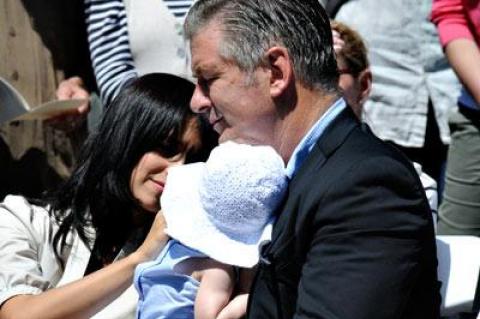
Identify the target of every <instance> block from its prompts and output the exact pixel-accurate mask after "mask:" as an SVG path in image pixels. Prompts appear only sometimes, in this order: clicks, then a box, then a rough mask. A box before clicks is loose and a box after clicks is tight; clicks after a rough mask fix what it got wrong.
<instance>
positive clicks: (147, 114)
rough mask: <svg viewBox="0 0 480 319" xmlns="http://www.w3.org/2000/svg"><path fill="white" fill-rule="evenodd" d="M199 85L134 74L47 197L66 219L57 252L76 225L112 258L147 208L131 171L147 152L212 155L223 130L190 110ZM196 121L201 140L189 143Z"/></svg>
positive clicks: (190, 158) (198, 158) (105, 257)
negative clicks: (137, 194)
mask: <svg viewBox="0 0 480 319" xmlns="http://www.w3.org/2000/svg"><path fill="white" fill-rule="evenodd" d="M193 90H194V85H193V84H192V83H191V82H189V81H187V80H185V79H182V78H179V77H176V76H173V75H169V74H160V73H153V74H148V75H145V76H142V77H140V78H138V79H136V80H134V81H133V82H132V83H130V84H129V85H128V86H127V87H125V89H123V90H122V92H121V93H120V94H119V95H118V96H117V97H116V98H115V99H114V100H113V101H112V103H111V104H110V105H109V106H108V108H107V109H106V111H105V113H104V115H103V117H102V121H101V123H100V125H99V126H98V128H97V130H96V131H95V132H94V133H92V134H91V135H90V136H89V138H88V139H87V141H86V142H85V145H84V147H83V148H82V151H81V153H80V157H79V160H78V165H77V166H76V168H75V169H74V171H73V173H72V175H71V177H70V178H69V179H68V180H67V181H66V183H65V184H64V185H63V186H62V187H60V188H59V189H58V190H57V191H56V192H53V193H51V194H50V196H48V197H47V203H48V204H49V205H50V208H49V212H50V214H52V215H53V216H54V217H55V218H56V220H57V221H58V222H59V224H60V227H59V230H58V232H57V233H56V234H55V236H54V239H53V246H54V248H55V254H56V255H57V258H59V256H60V252H61V251H62V249H64V248H65V245H66V240H67V235H68V233H69V232H70V231H72V230H75V231H76V232H77V233H78V235H79V236H80V238H81V239H82V240H83V241H84V242H85V243H86V244H87V245H88V246H89V247H90V248H91V249H93V244H94V245H95V249H94V253H95V254H97V255H98V256H97V257H98V258H101V259H102V260H107V261H112V260H113V257H114V255H113V254H116V253H117V252H118V249H119V248H121V247H122V246H123V244H124V243H125V241H126V240H127V238H128V236H129V235H130V234H131V232H132V230H133V229H134V228H135V226H134V221H133V214H134V212H135V211H138V210H141V208H140V205H139V203H138V202H137V200H136V199H135V198H134V197H133V195H132V192H131V190H130V176H131V172H132V170H133V168H134V167H135V165H136V164H137V163H138V161H139V160H140V158H141V157H142V156H143V155H144V154H145V153H146V152H149V151H152V150H157V151H159V152H160V154H162V155H163V156H165V157H171V156H173V155H176V154H179V153H182V152H187V154H186V155H187V156H186V161H187V162H195V161H205V160H206V159H207V157H208V154H209V153H210V150H211V149H212V148H213V147H215V145H216V144H217V136H216V134H215V133H214V132H213V131H212V130H211V128H210V127H209V125H208V124H207V123H205V120H203V119H202V118H200V117H199V116H197V115H195V114H194V113H192V111H191V110H190V108H189V102H190V98H191V96H192V94H193ZM192 125H193V126H192ZM189 127H193V128H194V129H196V130H197V131H198V134H199V135H200V136H199V139H198V140H199V143H198V144H199V145H194V147H192V148H190V149H186V147H187V145H185V141H183V135H184V133H185V132H186V130H187V128H189ZM90 227H93V229H94V230H95V233H96V234H95V239H94V238H93V234H90V233H89V232H88V230H89V229H90Z"/></svg>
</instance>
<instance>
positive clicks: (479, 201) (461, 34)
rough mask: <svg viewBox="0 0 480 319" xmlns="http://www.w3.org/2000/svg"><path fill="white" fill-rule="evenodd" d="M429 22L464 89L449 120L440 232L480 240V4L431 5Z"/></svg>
mask: <svg viewBox="0 0 480 319" xmlns="http://www.w3.org/2000/svg"><path fill="white" fill-rule="evenodd" d="M431 19H432V21H433V22H434V23H435V24H436V25H437V28H438V31H439V35H440V41H441V43H442V45H443V47H444V50H445V54H446V56H447V58H448V60H449V62H450V64H451V65H452V68H453V69H454V70H455V72H456V73H457V75H458V77H459V79H460V81H461V82H462V83H463V89H462V93H461V95H460V98H459V100H458V112H456V113H454V114H452V117H451V119H450V126H451V134H452V140H451V144H450V149H449V154H448V164H447V173H446V182H445V193H444V200H443V202H442V204H441V205H440V210H439V217H440V221H439V227H438V231H439V233H440V234H452V235H453V234H459V235H460V234H471V235H476V236H480V62H479V61H480V49H479V46H480V0H434V1H433V6H432V16H431Z"/></svg>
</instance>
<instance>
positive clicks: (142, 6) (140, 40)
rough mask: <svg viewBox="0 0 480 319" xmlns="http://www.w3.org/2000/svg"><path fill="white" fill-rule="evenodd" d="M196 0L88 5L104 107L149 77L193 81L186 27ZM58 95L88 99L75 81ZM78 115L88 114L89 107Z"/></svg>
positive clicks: (91, 1)
mask: <svg viewBox="0 0 480 319" xmlns="http://www.w3.org/2000/svg"><path fill="white" fill-rule="evenodd" d="M193 1H194V0H157V1H149V0H135V1H132V0H85V21H86V26H87V34H88V43H89V48H90V57H91V61H92V66H93V70H94V73H95V78H96V81H97V86H98V89H99V93H100V97H101V101H102V104H103V105H104V106H108V104H109V103H110V101H111V100H112V99H113V98H114V97H115V96H116V95H117V94H118V93H119V91H120V90H121V89H122V88H123V87H124V86H125V84H127V83H129V82H130V81H132V80H133V79H135V78H137V77H138V76H140V75H143V74H146V73H152V72H164V73H170V74H174V75H179V76H181V77H185V78H188V79H190V78H191V76H190V69H189V60H188V56H187V53H186V49H185V43H184V40H183V34H182V25H183V20H184V17H185V15H186V13H187V12H188V10H189V9H190V7H191V5H192V4H193ZM56 95H57V98H58V99H70V98H85V97H88V96H89V92H87V91H86V89H85V86H84V85H83V81H82V79H81V78H79V77H76V76H75V77H71V78H69V79H66V80H64V81H63V82H61V83H60V85H59V87H58V89H57V92H56ZM77 111H78V112H77V113H78V115H85V114H86V113H88V111H89V106H88V105H84V106H82V107H80V108H79V109H78V110H77Z"/></svg>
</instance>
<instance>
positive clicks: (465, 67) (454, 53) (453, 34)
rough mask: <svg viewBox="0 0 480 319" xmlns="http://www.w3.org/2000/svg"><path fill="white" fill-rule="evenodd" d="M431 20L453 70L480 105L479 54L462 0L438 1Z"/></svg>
mask: <svg viewBox="0 0 480 319" xmlns="http://www.w3.org/2000/svg"><path fill="white" fill-rule="evenodd" d="M432 21H433V22H434V23H435V24H436V25H437V28H438V33H439V36H440V41H441V43H442V45H443V46H444V48H445V54H446V56H447V58H448V60H449V62H450V64H451V65H452V68H453V69H454V71H455V72H456V73H457V75H458V77H459V78H460V81H462V83H463V84H464V85H465V87H466V88H467V89H468V91H469V92H470V93H471V94H472V96H473V98H474V99H475V101H476V102H477V104H478V105H480V63H478V61H480V51H479V48H478V44H477V43H475V40H474V39H475V38H474V35H473V33H472V30H471V29H470V24H469V21H468V17H467V12H466V9H465V8H464V6H463V2H462V0H435V1H434V2H433V6H432Z"/></svg>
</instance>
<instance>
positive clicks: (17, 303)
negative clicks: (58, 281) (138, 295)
mask: <svg viewBox="0 0 480 319" xmlns="http://www.w3.org/2000/svg"><path fill="white" fill-rule="evenodd" d="M164 228H165V221H164V219H163V215H162V214H161V213H159V214H157V216H156V218H155V221H154V223H153V225H152V227H151V229H150V232H149V234H148V236H147V238H146V239H145V241H144V243H143V244H142V245H141V246H140V247H139V248H138V249H137V251H135V252H134V253H132V254H131V255H129V256H128V257H126V258H124V259H122V260H119V261H116V262H114V263H112V264H111V265H109V266H107V267H105V268H103V269H101V270H98V271H96V272H94V273H92V274H90V275H88V276H86V277H84V278H82V279H80V280H77V281H75V282H72V283H70V284H67V285H65V286H62V287H58V288H53V289H50V290H47V291H45V292H43V293H40V294H38V295H17V296H14V297H12V298H10V299H9V300H7V301H6V302H5V303H4V304H3V305H2V307H1V308H0V319H23V318H25V319H31V318H35V319H47V318H48V319H53V318H89V317H91V316H92V315H93V314H95V313H96V312H98V311H100V310H101V309H102V308H104V307H105V306H107V305H108V304H109V303H111V302H112V301H113V300H114V299H115V298H117V297H118V296H119V295H120V294H121V293H122V292H123V291H124V290H125V289H127V288H128V287H129V286H130V285H131V284H132V278H133V273H134V270H135V267H136V266H137V265H138V264H140V263H142V262H145V261H148V260H151V259H153V258H155V257H156V256H157V255H158V253H159V252H160V250H161V249H162V248H163V247H164V245H165V243H166V242H167V240H168V237H167V236H166V235H165V233H164V231H163V230H164Z"/></svg>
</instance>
